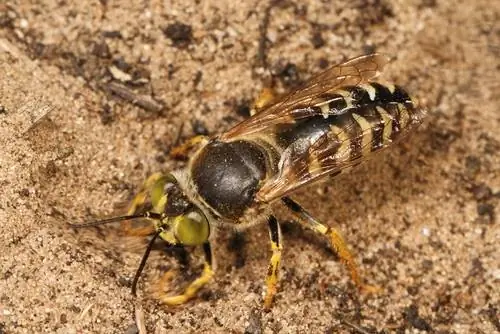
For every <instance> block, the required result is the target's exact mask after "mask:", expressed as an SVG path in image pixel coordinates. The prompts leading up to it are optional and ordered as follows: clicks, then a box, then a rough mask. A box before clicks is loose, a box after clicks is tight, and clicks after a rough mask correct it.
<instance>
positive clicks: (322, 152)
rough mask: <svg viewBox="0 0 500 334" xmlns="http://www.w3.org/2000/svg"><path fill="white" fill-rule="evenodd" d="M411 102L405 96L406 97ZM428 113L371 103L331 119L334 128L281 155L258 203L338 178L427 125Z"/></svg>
mask: <svg viewBox="0 0 500 334" xmlns="http://www.w3.org/2000/svg"><path fill="white" fill-rule="evenodd" d="M405 99H406V98H405ZM424 116H425V110H424V109H422V108H419V107H418V106H416V105H414V104H413V102H412V100H411V98H410V97H407V99H406V101H404V102H389V103H385V104H383V103H380V104H376V103H374V104H371V105H365V106H360V107H358V108H355V109H352V110H350V111H348V112H346V113H345V114H342V115H339V116H332V118H333V119H328V120H325V122H329V130H328V131H326V132H324V133H323V134H322V135H321V136H319V137H317V138H316V139H312V140H311V139H310V138H302V139H299V140H296V141H295V142H293V143H292V144H291V145H289V146H288V147H287V148H286V149H285V150H284V151H283V153H282V154H281V158H280V161H279V163H278V172H277V174H276V175H275V176H274V177H272V178H270V179H269V180H267V181H266V182H265V183H264V184H263V185H262V187H261V188H260V190H259V192H258V193H257V198H258V200H259V201H264V202H270V201H272V200H273V199H276V198H278V197H282V196H284V195H285V194H287V193H290V192H292V191H294V190H296V189H297V188H300V187H302V186H305V185H307V184H311V183H313V182H316V181H320V180H321V179H322V178H323V177H325V176H327V175H331V176H335V175H337V174H339V173H340V172H343V171H346V170H348V169H349V168H350V167H354V166H356V165H358V164H360V163H361V162H363V161H364V160H366V159H367V158H368V157H369V156H371V155H372V154H373V153H375V152H378V151H381V150H383V149H385V148H387V147H389V146H392V145H393V144H394V143H395V142H397V141H399V140H401V139H402V138H404V137H405V136H406V135H407V134H408V133H410V132H411V131H412V130H414V129H415V128H416V127H417V126H418V125H420V124H421V123H422V120H423V118H424Z"/></svg>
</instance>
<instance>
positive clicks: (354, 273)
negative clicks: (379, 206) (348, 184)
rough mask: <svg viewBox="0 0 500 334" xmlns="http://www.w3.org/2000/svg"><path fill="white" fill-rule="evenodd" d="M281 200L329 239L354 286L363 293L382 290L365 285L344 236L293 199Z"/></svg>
mask: <svg viewBox="0 0 500 334" xmlns="http://www.w3.org/2000/svg"><path fill="white" fill-rule="evenodd" d="M281 200H282V201H283V203H284V204H285V205H286V206H287V207H288V208H289V209H290V210H291V211H292V212H293V213H294V214H295V215H296V216H297V217H298V218H299V221H300V222H301V223H303V224H304V225H305V226H306V227H308V228H310V229H311V230H313V231H314V232H316V233H318V234H321V235H323V236H325V237H327V238H328V240H329V241H330V245H331V247H332V248H333V249H334V250H335V252H336V253H337V255H338V256H339V258H340V261H341V262H342V263H343V264H344V265H345V266H346V267H347V269H349V272H350V273H351V279H352V280H353V282H354V284H356V286H357V287H358V288H359V289H360V290H361V291H363V292H368V293H373V292H377V291H379V290H380V288H379V287H376V286H372V285H368V284H365V283H363V281H362V280H361V276H360V274H359V271H358V266H357V264H356V261H355V260H354V256H353V255H352V253H351V252H350V251H349V248H348V247H347V244H346V242H345V241H344V238H342V235H341V234H340V232H339V231H338V230H336V229H335V228H333V227H329V226H326V225H323V224H322V223H320V222H319V221H318V220H317V219H316V218H314V217H313V216H312V215H311V214H310V213H309V212H307V211H306V210H305V209H304V208H302V206H300V204H298V203H297V202H295V201H294V200H292V199H291V198H289V197H283V198H282V199H281Z"/></svg>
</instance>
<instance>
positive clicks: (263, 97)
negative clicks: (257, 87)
mask: <svg viewBox="0 0 500 334" xmlns="http://www.w3.org/2000/svg"><path fill="white" fill-rule="evenodd" d="M275 98H276V93H275V92H274V90H273V89H272V88H270V87H265V88H262V90H261V91H260V93H259V96H258V97H257V99H256V100H255V102H254V103H253V107H252V109H250V116H253V115H255V114H256V113H258V112H259V111H260V110H262V109H264V108H265V107H267V106H268V105H270V104H271V102H272V101H273V100H275Z"/></svg>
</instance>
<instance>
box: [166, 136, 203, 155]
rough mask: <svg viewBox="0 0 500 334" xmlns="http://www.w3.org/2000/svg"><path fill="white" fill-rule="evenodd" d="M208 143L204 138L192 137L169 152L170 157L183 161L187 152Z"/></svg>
mask: <svg viewBox="0 0 500 334" xmlns="http://www.w3.org/2000/svg"><path fill="white" fill-rule="evenodd" d="M207 141H208V138H207V137H206V136H202V135H199V136H194V137H192V138H190V139H188V140H187V141H185V142H184V143H182V144H181V145H179V146H176V147H174V148H172V149H171V150H170V154H169V155H170V157H171V158H175V159H185V158H187V157H188V155H189V152H190V151H191V150H192V149H193V148H194V147H195V146H197V145H199V144H201V143H205V142H207Z"/></svg>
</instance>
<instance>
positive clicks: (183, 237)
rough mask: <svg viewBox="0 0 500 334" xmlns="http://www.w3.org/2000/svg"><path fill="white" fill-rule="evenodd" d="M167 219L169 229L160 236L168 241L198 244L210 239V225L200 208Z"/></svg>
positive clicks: (188, 244)
mask: <svg viewBox="0 0 500 334" xmlns="http://www.w3.org/2000/svg"><path fill="white" fill-rule="evenodd" d="M166 220H167V221H168V222H167V225H168V229H167V230H166V231H165V232H162V233H160V237H161V238H162V239H164V240H165V241H167V242H170V243H175V244H182V245H186V246H198V245H202V244H203V243H204V242H205V241H207V240H208V237H209V235H210V226H209V224H208V221H207V219H206V218H205V216H204V215H203V214H202V213H201V212H200V211H199V210H192V211H189V212H187V213H185V214H182V215H180V216H176V217H169V218H167V219H166Z"/></svg>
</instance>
